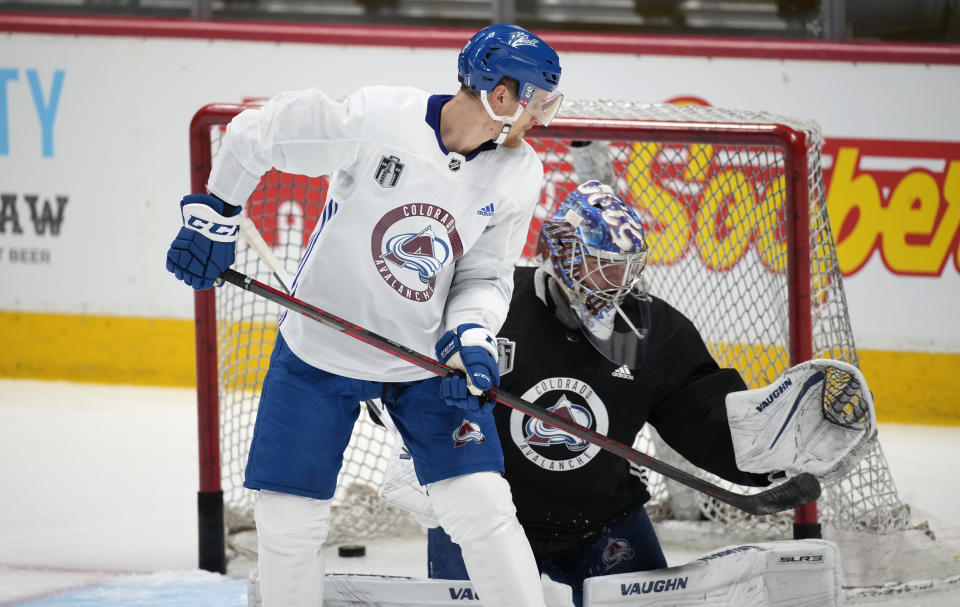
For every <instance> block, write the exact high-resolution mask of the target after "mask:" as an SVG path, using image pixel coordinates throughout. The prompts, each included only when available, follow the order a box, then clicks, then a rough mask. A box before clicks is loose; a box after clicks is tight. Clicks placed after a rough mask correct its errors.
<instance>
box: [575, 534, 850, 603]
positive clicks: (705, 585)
mask: <svg viewBox="0 0 960 607" xmlns="http://www.w3.org/2000/svg"><path fill="white" fill-rule="evenodd" d="M841 579H842V574H841V569H840V552H839V550H838V549H837V547H836V545H834V544H833V543H831V542H828V541H824V540H799V541H786V542H761V543H757V544H750V545H744V546H727V547H726V548H721V549H720V550H718V551H716V552H713V553H711V554H707V555H704V556H702V557H700V558H698V559H696V560H694V561H691V562H689V563H687V564H686V565H680V566H678V567H669V568H667V569H658V570H654V571H643V572H637V573H624V574H620V575H608V576H600V577H592V578H588V579H587V580H586V581H585V583H584V603H583V604H584V607H627V606H632V607H639V606H649V607H675V606H678V605H691V604H694V603H696V604H701V603H702V604H704V605H711V606H712V607H741V606H743V605H766V606H769V607H809V606H810V605H817V606H818V607H839V606H840V605H842V604H843V602H842V601H843V599H842V592H843V591H842V587H841Z"/></svg>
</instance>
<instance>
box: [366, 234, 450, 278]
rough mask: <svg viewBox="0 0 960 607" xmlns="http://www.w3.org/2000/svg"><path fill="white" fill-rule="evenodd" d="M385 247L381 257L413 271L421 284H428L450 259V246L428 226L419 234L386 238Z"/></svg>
mask: <svg viewBox="0 0 960 607" xmlns="http://www.w3.org/2000/svg"><path fill="white" fill-rule="evenodd" d="M386 248H387V252H386V253H384V254H383V255H382V256H381V257H383V259H386V260H387V261H389V262H390V263H392V264H393V265H395V266H397V267H400V268H406V269H408V270H413V271H415V272H416V273H417V277H418V278H419V279H420V282H422V283H423V284H429V283H430V281H432V280H433V279H434V277H435V276H436V275H437V272H439V271H440V268H442V267H443V264H444V263H446V261H447V260H448V259H450V247H449V246H448V245H447V243H445V242H444V241H442V240H440V239H439V238H437V237H436V236H434V234H433V228H431V227H430V226H427V227H425V228H424V229H423V230H421V231H420V233H419V234H397V235H396V236H393V237H391V238H390V239H388V240H387V244H386Z"/></svg>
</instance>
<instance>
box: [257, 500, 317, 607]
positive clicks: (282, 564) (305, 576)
mask: <svg viewBox="0 0 960 607" xmlns="http://www.w3.org/2000/svg"><path fill="white" fill-rule="evenodd" d="M253 515H254V519H255V520H256V522H257V539H258V544H259V555H258V558H257V566H258V569H259V584H260V597H261V600H262V604H263V607H321V605H322V604H323V542H324V540H326V538H327V531H328V530H329V529H330V501H329V500H316V499H311V498H308V497H300V496H297V495H288V494H285V493H275V492H273V491H260V494H259V495H258V496H257V500H256V503H255V504H254V507H253Z"/></svg>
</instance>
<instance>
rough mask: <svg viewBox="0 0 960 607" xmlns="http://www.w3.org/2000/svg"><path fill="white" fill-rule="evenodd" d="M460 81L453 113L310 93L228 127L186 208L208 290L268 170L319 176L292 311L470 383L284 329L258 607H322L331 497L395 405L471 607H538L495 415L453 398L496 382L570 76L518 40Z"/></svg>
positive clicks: (252, 481)
mask: <svg viewBox="0 0 960 607" xmlns="http://www.w3.org/2000/svg"><path fill="white" fill-rule="evenodd" d="M458 68H459V69H458V72H459V73H458V76H459V79H460V82H461V84H462V86H461V88H460V90H459V91H458V92H457V94H456V95H430V94H428V93H426V92H423V91H420V90H417V89H414V88H399V87H382V86H374V87H367V88H362V89H360V90H358V91H356V92H355V93H353V94H351V95H349V96H348V97H346V98H345V99H343V100H333V99H330V98H328V97H327V96H326V95H324V93H323V92H322V91H320V90H318V89H309V90H304V91H298V92H289V93H284V94H281V95H278V96H277V97H274V98H273V99H271V100H270V101H269V102H268V103H266V104H265V105H264V106H263V107H262V108H260V109H250V110H247V111H244V112H243V113H241V114H239V115H238V116H237V117H236V118H235V119H234V120H233V121H232V122H231V123H230V125H229V126H228V128H227V133H226V137H225V139H224V142H223V147H222V149H221V151H220V153H219V155H218V156H217V158H216V160H215V162H214V166H213V170H212V171H211V174H210V179H209V182H208V184H207V190H208V193H207V194H193V195H190V196H187V197H185V198H184V199H183V201H182V202H181V211H182V216H183V222H184V225H183V228H181V230H180V232H179V234H178V235H177V238H176V239H175V240H174V242H173V244H172V246H171V248H170V251H169V253H168V256H167V269H168V270H170V271H171V272H173V273H174V274H175V275H176V276H177V278H180V279H182V280H183V281H184V282H186V283H188V284H190V285H191V286H193V287H194V288H195V289H207V288H210V287H211V286H213V284H214V282H215V280H216V278H217V277H218V276H219V275H220V273H221V272H222V271H223V270H224V269H226V268H227V267H229V266H230V265H231V264H232V262H233V259H234V245H235V240H236V238H237V233H238V228H237V226H238V224H239V222H240V218H241V216H242V209H241V207H242V205H243V203H244V202H245V201H246V200H247V198H248V197H249V195H250V193H251V192H252V191H253V189H254V187H255V186H256V185H257V183H258V182H259V180H260V178H261V176H262V175H263V174H264V173H265V172H266V171H267V170H268V169H270V167H276V168H277V169H279V170H282V171H285V172H288V173H298V174H304V175H308V176H316V175H329V176H330V189H329V195H328V199H327V201H326V205H325V207H324V210H323V216H322V220H321V221H320V222H318V224H317V226H316V228H315V229H314V232H313V234H312V235H311V237H310V240H309V244H308V246H307V248H306V251H305V253H304V255H303V258H302V259H301V261H300V265H299V268H298V271H297V274H296V277H295V279H294V284H293V294H294V295H295V296H296V297H298V298H299V299H302V300H305V301H307V302H310V303H312V304H314V305H317V306H320V307H322V308H323V309H325V310H327V311H329V312H331V313H333V314H336V315H338V316H341V317H343V318H346V319H349V320H351V321H353V322H356V323H358V324H360V325H362V326H364V327H368V328H370V329H371V330H373V331H375V332H377V333H379V334H380V335H383V336H385V337H387V338H389V339H391V340H393V341H396V342H398V343H401V344H403V345H405V346H408V347H410V348H412V349H413V350H416V351H418V352H423V353H436V356H437V357H438V358H439V359H440V360H441V361H442V362H445V363H447V364H450V365H452V366H455V367H458V368H460V369H462V370H464V371H465V376H466V378H464V377H461V376H453V377H447V378H428V376H429V375H430V374H429V373H428V372H426V371H424V370H422V369H420V368H419V367H416V366H414V365H412V364H408V363H406V362H405V361H402V360H400V359H398V358H395V357H393V356H390V355H388V354H386V353H383V352H381V351H379V350H377V349H375V348H373V347H371V346H369V345H367V344H364V343H362V342H360V341H357V340H355V339H353V338H351V337H348V336H344V335H341V334H340V333H338V332H336V331H333V330H331V329H329V328H327V327H324V326H322V325H320V324H319V323H315V322H313V321H311V320H308V319H305V318H304V317H302V316H300V315H295V314H294V315H283V316H281V318H280V321H279V327H280V330H279V334H278V336H277V343H276V345H275V348H274V351H273V354H272V357H271V362H270V368H269V370H268V372H267V375H266V378H265V379H264V383H263V390H262V396H261V400H260V405H259V410H258V413H257V421H256V426H255V430H254V437H253V441H252V444H251V448H250V456H249V459H248V463H247V468H246V473H245V481H244V486H245V487H247V488H249V489H253V490H257V491H259V495H258V497H257V500H256V504H255V507H254V515H255V519H256V523H257V532H258V541H259V561H258V568H259V585H260V593H261V596H262V601H263V605H264V606H265V607H297V606H301V605H302V606H310V607H318V606H319V605H320V604H321V603H322V597H323V572H324V566H323V560H322V552H321V549H322V547H323V543H324V540H325V538H326V536H327V532H328V528H329V521H330V499H331V498H332V497H333V494H334V489H335V487H336V480H337V473H338V471H339V469H340V466H341V463H342V456H343V452H344V449H345V448H346V446H347V442H348V440H349V438H350V434H351V430H352V428H353V424H354V422H355V420H356V418H357V415H358V413H359V407H360V404H359V403H360V402H361V401H364V400H368V399H371V398H382V399H383V400H384V401H385V402H386V403H387V406H388V409H389V411H390V414H391V415H392V417H393V419H394V420H395V422H396V425H397V427H398V429H399V431H400V433H401V434H402V436H403V439H404V442H405V443H406V445H407V446H408V448H409V449H410V451H411V453H412V455H413V458H414V460H415V465H416V472H417V476H418V478H419V481H420V482H421V483H422V484H423V485H426V486H428V487H429V488H430V495H431V500H432V507H433V509H434V510H435V511H436V512H437V514H438V519H439V521H440V523H441V524H442V525H443V527H444V528H445V529H446V530H447V532H448V533H449V534H450V536H452V537H453V539H454V541H456V542H457V543H459V544H460V546H461V547H462V549H463V553H464V560H465V561H466V566H467V570H468V571H469V575H470V579H471V580H472V581H473V583H474V587H475V589H476V591H477V593H478V594H479V596H480V598H481V602H482V603H483V604H484V605H496V606H499V607H509V606H517V607H535V606H537V605H543V595H542V588H541V585H540V581H539V573H538V571H537V566H536V563H535V562H534V559H533V556H532V552H531V550H530V547H529V544H528V542H527V539H526V537H525V536H524V533H523V530H522V529H521V527H520V525H519V523H518V521H517V519H516V512H515V508H514V505H513V501H512V497H511V493H510V489H509V486H508V485H507V482H506V481H505V480H504V479H503V477H502V471H503V455H502V452H501V449H500V442H499V440H498V436H497V431H496V427H495V425H494V421H493V417H492V415H491V413H490V411H489V410H488V409H484V410H481V409H479V408H477V407H475V406H473V405H472V403H474V402H475V400H474V401H471V400H469V399H465V398H463V396H464V395H466V394H467V393H480V392H482V391H483V390H485V389H487V388H489V387H491V386H494V385H497V384H498V382H499V375H498V371H497V349H496V346H495V341H494V337H493V336H494V335H495V334H496V333H497V331H499V329H500V326H501V325H502V323H503V322H504V319H505V316H506V312H507V308H508V306H509V302H510V297H511V292H512V289H513V264H514V262H515V261H516V259H517V258H518V257H519V255H520V252H521V250H522V248H523V245H524V243H525V239H526V232H527V226H528V225H529V222H530V218H531V215H532V213H533V209H534V206H535V204H536V202H537V200H538V198H539V193H540V185H541V180H542V178H543V167H542V165H541V163H540V161H539V159H538V158H537V155H536V154H535V152H534V151H533V149H532V148H531V147H530V146H529V145H528V144H527V143H526V142H525V141H524V140H523V135H524V133H525V132H526V130H527V129H529V128H530V127H531V126H533V125H535V124H537V123H540V124H547V123H549V122H550V120H551V119H552V118H553V116H554V115H555V114H556V112H557V110H558V108H559V106H560V103H561V100H562V95H560V93H559V92H558V90H557V85H558V82H559V78H560V71H561V70H560V64H559V60H558V57H557V54H556V52H555V51H554V50H553V49H551V48H550V47H549V46H548V45H547V44H546V43H545V42H544V41H543V40H542V39H540V38H539V37H537V36H536V35H534V34H532V33H530V32H529V31H526V30H524V29H523V28H520V27H517V26H513V25H493V26H490V27H486V28H484V29H483V30H481V31H480V32H478V33H477V34H476V35H474V36H473V37H472V38H471V39H470V40H469V41H468V42H467V43H466V45H465V46H464V47H463V49H462V50H461V52H460V56H459V61H458ZM451 403H452V404H454V405H464V406H465V408H458V407H457V406H451Z"/></svg>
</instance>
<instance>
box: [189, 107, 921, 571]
mask: <svg viewBox="0 0 960 607" xmlns="http://www.w3.org/2000/svg"><path fill="white" fill-rule="evenodd" d="M243 109H244V106H241V105H233V104H213V105H208V106H206V107H204V108H202V109H201V110H200V111H199V112H197V114H196V116H195V117H194V119H193V122H192V124H191V127H190V149H191V160H190V162H191V180H192V181H191V188H192V189H191V191H193V192H203V191H205V185H206V180H207V176H208V174H209V171H210V167H211V159H212V156H213V154H214V150H215V148H216V145H217V141H218V138H219V136H220V134H221V132H222V130H223V127H224V126H225V125H226V124H227V123H228V122H229V121H230V119H231V118H232V117H233V116H234V115H236V114H237V113H239V112H240V111H242V110H243ZM527 139H528V141H529V142H530V143H531V144H532V145H533V146H534V148H535V149H536V150H537V152H538V154H539V155H540V157H541V160H542V161H543V163H544V169H545V187H544V188H543V193H542V197H541V200H540V203H539V205H538V208H537V211H536V213H535V215H534V220H533V222H532V224H531V229H530V233H529V234H528V241H527V247H526V249H525V251H524V255H525V259H526V260H527V261H529V259H530V257H531V256H532V251H533V244H534V243H535V241H536V234H537V230H538V229H539V222H540V221H541V220H542V219H543V218H545V217H547V216H549V214H550V213H551V212H552V210H553V209H554V208H555V207H556V205H557V204H558V203H559V202H560V201H561V200H562V199H563V197H564V195H565V193H566V192H567V191H569V190H570V189H572V188H573V187H574V186H575V185H576V184H577V183H578V181H579V180H582V178H581V176H578V175H577V174H576V171H575V167H574V159H573V158H572V156H571V154H572V152H571V149H572V148H571V141H592V142H598V143H596V144H594V145H597V146H602V149H603V151H604V153H605V154H606V155H607V157H608V158H609V163H610V167H611V168H612V171H613V174H614V178H615V181H616V183H615V184H612V185H615V187H616V188H617V189H618V190H619V191H620V193H621V194H622V195H623V196H624V197H625V198H626V199H627V200H629V201H630V202H631V203H633V204H634V205H635V206H637V207H638V209H639V210H640V211H641V214H642V217H643V218H644V222H645V227H646V228H647V234H648V240H649V243H650V247H651V251H650V261H649V264H648V268H647V270H646V271H645V277H646V278H645V280H646V281H647V283H648V285H647V286H648V288H649V289H650V290H651V292H653V293H654V294H656V295H658V296H660V297H662V298H664V299H665V300H667V301H668V302H670V303H671V304H673V305H674V306H675V307H677V308H678V309H680V310H681V311H682V312H684V313H685V314H686V315H687V316H688V317H690V318H691V320H692V321H693V322H694V324H695V325H696V326H697V328H698V329H699V330H700V331H701V333H702V334H703V335H704V340H705V342H707V344H708V347H709V348H710V350H711V353H712V354H713V355H714V357H715V358H717V360H718V362H720V364H721V365H723V366H729V367H734V368H736V369H738V370H739V371H740V372H741V374H742V375H743V376H744V378H745V380H746V381H747V383H748V385H749V386H750V387H758V386H760V385H766V384H768V383H770V382H772V381H773V380H774V379H775V378H776V377H777V376H778V375H779V374H780V373H782V372H783V371H784V370H785V369H786V368H788V367H789V366H791V365H793V364H796V363H799V362H802V361H805V360H809V359H811V358H814V357H826V358H836V359H841V360H845V361H847V362H850V363H853V364H857V357H856V350H855V347H854V344H853V338H852V333H851V331H850V323H849V318H848V316H847V310H846V301H845V296H844V293H843V287H842V281H841V276H840V272H839V266H838V263H837V259H836V248H835V245H834V241H833V236H832V233H831V229H830V223H829V218H828V215H827V210H826V201H825V192H824V187H823V177H822V167H821V157H820V150H821V147H822V143H823V142H822V137H821V135H820V131H819V127H818V126H817V125H816V124H815V123H813V122H810V121H800V120H796V119H792V118H786V117H781V116H774V115H771V114H767V113H763V112H741V111H731V110H722V109H717V108H711V107H703V106H672V105H659V104H653V105H649V104H637V103H633V102H628V101H571V102H567V103H565V105H564V108H563V111H562V115H561V116H560V117H558V118H557V119H556V120H554V121H553V123H552V124H551V125H550V127H549V128H543V127H537V128H536V129H534V130H532V131H531V132H529V133H528V137H527ZM325 188H326V180H325V179H308V178H306V177H303V176H291V175H284V174H280V173H277V172H276V171H271V172H270V173H268V174H267V175H265V176H264V178H263V180H262V181H261V184H260V186H259V187H258V189H257V191H256V192H255V193H254V195H253V196H252V197H251V199H250V201H249V202H248V204H247V205H246V206H245V211H244V212H245V213H246V214H247V215H248V216H249V217H250V218H251V219H252V220H253V222H254V223H255V224H256V225H257V227H258V229H259V230H260V231H261V233H262V234H263V236H264V238H265V240H266V241H267V242H268V244H269V245H270V246H271V247H272V248H273V250H274V252H275V253H276V254H277V257H278V258H280V259H281V261H282V262H283V263H284V264H285V265H286V266H287V269H288V270H293V269H295V268H296V264H297V261H298V259H299V255H300V251H301V249H302V246H303V244H304V242H305V239H306V238H307V237H309V234H310V231H311V230H312V227H313V225H314V224H315V222H316V220H317V218H318V217H319V216H320V212H321V209H322V205H323V201H324V194H325ZM236 267H237V268H238V269H239V270H241V271H243V272H244V273H246V274H248V275H251V276H254V277H257V278H258V279H260V280H263V281H264V282H268V281H269V280H272V279H271V278H270V277H269V275H270V272H269V271H268V270H267V269H266V268H265V267H264V266H263V264H262V263H261V262H260V261H259V260H258V259H257V256H256V254H254V253H253V252H252V251H249V250H247V247H246V246H245V245H244V244H242V243H241V244H240V245H239V246H238V255H237V264H236ZM271 306H272V304H267V303H266V302H262V301H259V302H258V301H255V298H253V296H252V295H250V294H248V293H247V294H244V293H241V292H240V290H239V289H233V288H232V287H230V286H226V287H223V288H222V289H213V290H210V291H205V292H199V293H197V294H196V295H195V307H196V328H197V332H196V342H197V392H198V423H199V437H200V447H199V449H200V453H199V456H200V459H199V461H200V488H199V497H198V506H199V513H200V520H199V527H200V566H201V568H203V569H208V570H213V571H224V570H225V567H226V557H225V556H224V555H225V550H231V547H230V546H231V542H229V541H228V542H225V540H224V530H225V529H226V530H227V531H228V537H232V536H233V535H234V534H235V533H237V532H243V531H244V530H249V529H251V528H252V516H251V515H250V512H249V511H250V508H251V505H252V498H251V496H250V495H249V494H250V493H251V492H245V490H243V489H242V487H241V484H242V470H243V464H244V462H245V459H246V449H247V446H248V443H249V436H250V431H251V430H252V420H253V417H254V416H255V410H256V399H257V395H258V393H259V392H258V390H259V388H258V386H259V381H260V380H261V379H262V375H263V373H264V372H265V370H266V364H267V359H268V357H269V354H270V349H271V347H272V344H273V338H274V334H275V319H276V315H277V313H278V310H277V309H275V308H273V307H271ZM868 379H869V378H868ZM390 440H391V438H390V437H387V436H385V435H384V434H383V433H382V429H380V428H379V427H376V426H373V424H371V423H370V422H369V421H368V420H366V418H365V416H361V420H359V421H358V424H357V429H356V430H355V432H354V437H353V438H352V439H351V445H350V447H348V451H347V453H346V454H345V458H344V469H343V470H342V472H341V480H340V482H339V484H338V489H337V495H335V497H334V508H333V510H334V523H333V530H332V532H331V537H330V538H329V542H330V543H336V542H337V541H345V540H349V539H360V538H362V537H370V536H375V535H377V534H384V533H390V532H392V531H395V530H396V529H398V528H407V527H404V525H405V524H407V523H409V521H407V522H406V523H405V522H404V521H403V520H402V519H403V517H404V516H405V515H404V514H403V513H402V512H400V511H397V510H396V509H394V508H392V507H390V506H387V505H384V504H382V503H380V501H379V498H378V497H377V496H376V486H377V485H378V483H379V480H380V479H382V467H381V464H382V463H383V461H384V458H385V456H386V455H387V454H388V453H389V444H388V443H389V441H390ZM638 443H639V447H640V448H641V449H642V450H643V451H645V452H653V453H654V454H656V455H657V457H661V453H662V452H663V453H665V452H666V451H667V448H666V447H665V445H663V444H662V442H660V441H658V439H657V437H656V436H655V433H652V434H651V433H650V432H649V431H645V432H644V433H643V434H642V435H641V436H640V437H638ZM385 444H386V445H387V446H386V448H385V447H384V445H385ZM664 457H666V456H664ZM704 474H705V473H704ZM705 476H708V477H709V478H711V480H712V481H714V482H718V483H723V482H724V481H721V480H720V479H717V478H716V477H712V476H710V475H706V474H705ZM648 484H649V486H650V489H651V494H652V495H653V499H652V500H651V502H650V503H649V504H648V510H649V511H650V512H651V515H652V516H653V517H654V519H655V520H658V519H662V518H684V517H691V518H706V519H709V520H711V521H714V522H715V523H716V525H717V526H721V527H724V528H730V529H736V530H738V532H741V535H742V536H743V537H747V538H753V539H756V540H759V539H770V538H774V539H775V538H779V539H785V538H786V537H790V536H796V537H818V536H819V534H820V523H821V522H823V523H824V524H825V525H827V526H828V527H830V528H833V529H839V530H857V531H864V530H865V531H874V530H876V531H880V532H887V531H891V530H899V529H903V528H904V527H905V526H906V525H907V523H908V522H909V521H908V519H909V516H908V512H907V511H906V508H905V507H904V506H903V505H902V504H901V503H900V501H899V498H898V496H897V494H896V490H895V488H894V486H893V482H892V478H891V477H890V475H889V470H888V468H887V465H886V461H885V460H884V458H883V455H882V452H881V451H880V448H879V445H876V446H875V448H874V449H873V451H872V452H871V453H870V454H869V455H868V457H867V458H866V459H865V460H864V462H861V464H860V465H859V466H857V467H856V468H855V469H854V470H852V471H851V472H850V474H848V475H847V477H845V478H844V479H842V480H841V481H839V482H837V483H834V484H832V485H827V486H825V487H824V496H823V498H822V499H821V502H820V508H819V517H818V507H817V504H811V505H809V506H806V507H804V508H802V509H799V510H798V511H796V512H795V514H794V515H793V516H792V517H784V516H768V517H750V516H747V515H744V514H743V513H739V512H736V511H733V510H732V509H731V508H729V507H727V506H724V505H723V504H720V503H718V502H716V501H715V500H712V499H710V498H707V497H706V496H702V495H699V494H695V495H690V494H689V492H684V491H683V490H682V488H679V487H676V486H672V485H671V483H670V482H669V481H666V480H665V479H663V478H662V477H659V476H658V475H655V474H652V473H651V474H648ZM738 490H743V489H742V488H738ZM238 545H239V544H238ZM232 549H233V550H240V551H243V548H242V547H237V545H234V546H233V548H232Z"/></svg>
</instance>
